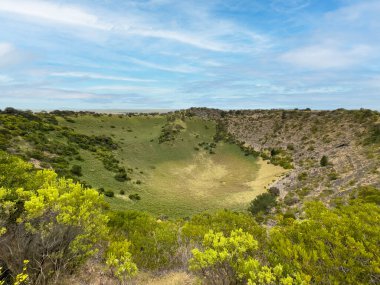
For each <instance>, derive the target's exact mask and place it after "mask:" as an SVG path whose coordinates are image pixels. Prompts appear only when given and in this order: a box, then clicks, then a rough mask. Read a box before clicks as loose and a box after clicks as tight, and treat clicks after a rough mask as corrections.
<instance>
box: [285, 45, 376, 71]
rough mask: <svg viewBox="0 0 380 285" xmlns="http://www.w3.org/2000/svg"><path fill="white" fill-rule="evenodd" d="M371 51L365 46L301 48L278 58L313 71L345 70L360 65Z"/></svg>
mask: <svg viewBox="0 0 380 285" xmlns="http://www.w3.org/2000/svg"><path fill="white" fill-rule="evenodd" d="M372 52H373V49H372V48H371V47H369V46H366V45H357V46H354V47H352V48H344V47H343V48H342V47H341V48H339V47H336V46H333V45H324V44H321V45H314V46H307V47H302V48H299V49H296V50H292V51H290V52H287V53H285V54H283V55H282V56H281V57H280V58H281V59H282V60H283V61H285V62H288V63H290V64H294V65H297V66H300V67H306V68H315V69H330V68H347V67H350V66H353V65H355V64H361V63H362V62H363V60H365V59H367V58H368V57H370V55H371V54H372Z"/></svg>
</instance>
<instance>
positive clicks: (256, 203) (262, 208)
mask: <svg viewBox="0 0 380 285" xmlns="http://www.w3.org/2000/svg"><path fill="white" fill-rule="evenodd" d="M276 204H277V202H276V197H275V196H273V195H272V194H270V193H263V194H260V195H259V196H257V197H256V198H255V199H254V200H252V201H251V203H250V205H249V208H248V211H249V212H251V214H252V215H257V214H258V213H259V212H263V213H269V211H270V210H271V209H272V208H273V207H274V206H276Z"/></svg>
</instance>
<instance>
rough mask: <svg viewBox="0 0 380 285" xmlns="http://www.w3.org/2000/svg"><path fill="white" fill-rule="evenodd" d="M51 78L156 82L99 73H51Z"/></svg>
mask: <svg viewBox="0 0 380 285" xmlns="http://www.w3.org/2000/svg"><path fill="white" fill-rule="evenodd" d="M50 75H51V76H56V77H66V78H84V79H102V80H112V81H133V82H156V80H152V79H141V78H134V77H121V76H109V75H104V74H99V73H89V72H74V71H72V72H53V73H51V74H50Z"/></svg>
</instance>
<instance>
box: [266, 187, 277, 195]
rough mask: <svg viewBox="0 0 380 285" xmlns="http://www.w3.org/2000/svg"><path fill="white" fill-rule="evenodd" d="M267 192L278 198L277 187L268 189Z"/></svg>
mask: <svg viewBox="0 0 380 285" xmlns="http://www.w3.org/2000/svg"><path fill="white" fill-rule="evenodd" d="M268 192H269V193H270V194H272V195H273V196H279V195H280V189H278V188H277V187H270V188H269V190H268Z"/></svg>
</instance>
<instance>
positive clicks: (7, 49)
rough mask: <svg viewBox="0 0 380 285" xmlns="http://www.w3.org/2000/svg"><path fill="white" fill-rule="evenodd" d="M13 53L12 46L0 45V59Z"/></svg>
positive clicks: (7, 44)
mask: <svg viewBox="0 0 380 285" xmlns="http://www.w3.org/2000/svg"><path fill="white" fill-rule="evenodd" d="M12 51H13V46H12V45H11V44H9V43H0V58H2V57H5V56H7V55H8V54H10V53H11V52H12Z"/></svg>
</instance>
